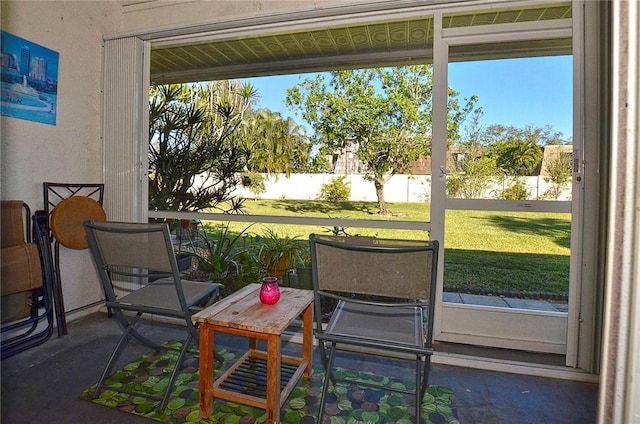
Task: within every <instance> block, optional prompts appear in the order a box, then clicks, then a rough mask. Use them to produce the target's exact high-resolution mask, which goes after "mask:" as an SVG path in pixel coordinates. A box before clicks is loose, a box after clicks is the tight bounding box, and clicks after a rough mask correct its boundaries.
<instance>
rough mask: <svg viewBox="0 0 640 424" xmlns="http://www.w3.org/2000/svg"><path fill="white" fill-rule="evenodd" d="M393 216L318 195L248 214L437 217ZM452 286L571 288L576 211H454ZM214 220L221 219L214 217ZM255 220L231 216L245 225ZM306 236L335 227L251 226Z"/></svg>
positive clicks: (405, 234)
mask: <svg viewBox="0 0 640 424" xmlns="http://www.w3.org/2000/svg"><path fill="white" fill-rule="evenodd" d="M389 206H390V209H391V211H392V212H393V213H394V215H393V216H387V217H382V216H379V215H377V214H376V213H375V212H376V210H377V204H376V203H375V202H341V203H329V202H323V201H317V200H278V199H275V200H248V201H247V202H246V203H245V208H244V212H245V213H246V214H247V215H278V216H304V217H320V218H345V219H362V220H366V219H375V220H380V219H387V220H402V221H429V212H430V205H429V204H428V203H391V204H390V205H389ZM445 219H446V221H445V222H446V229H445V268H444V276H445V290H455V291H462V292H471V293H491V294H496V293H498V294H499V293H504V292H507V293H512V292H513V293H521V294H523V295H524V296H529V297H536V296H539V295H540V294H554V295H555V294H560V295H566V293H567V292H568V285H569V255H570V248H569V247H570V246H569V244H570V235H571V232H570V231H571V215H570V214H565V213H532V212H496V211H461V210H449V211H447V212H446V217H445ZM207 224H209V225H210V226H211V225H214V226H215V225H217V223H213V222H208V223H207ZM247 225H249V223H231V225H230V228H231V229H232V230H233V231H241V230H242V229H244V228H245V227H246V226H247ZM267 228H271V229H272V230H273V231H275V232H276V233H277V234H280V235H283V236H284V235H287V236H290V237H297V238H299V239H300V240H306V239H308V237H309V234H311V233H323V234H329V233H332V232H333V231H335V230H336V229H335V228H330V227H314V226H308V225H291V224H287V225H277V224H254V225H253V226H252V227H251V228H250V229H249V231H248V233H249V234H252V235H263V234H264V233H265V231H266V229H267ZM344 231H346V233H347V234H349V235H369V236H377V237H386V238H406V239H427V238H428V234H426V233H425V232H420V231H408V230H386V229H365V228H344Z"/></svg>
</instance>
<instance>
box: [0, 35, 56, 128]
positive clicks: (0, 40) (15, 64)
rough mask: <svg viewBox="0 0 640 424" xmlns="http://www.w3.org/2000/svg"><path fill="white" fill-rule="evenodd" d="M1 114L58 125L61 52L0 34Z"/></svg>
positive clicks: (16, 37)
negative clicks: (59, 59)
mask: <svg viewBox="0 0 640 424" xmlns="http://www.w3.org/2000/svg"><path fill="white" fill-rule="evenodd" d="M0 53H1V55H2V56H1V58H0V59H1V60H0V65H1V67H0V77H1V80H2V81H1V84H2V85H1V87H0V89H1V98H0V115H2V116H10V117H12V118H18V119H25V120H28V121H36V122H41V123H44V124H48V125H55V124H56V112H57V107H56V105H57V98H58V57H59V54H58V52H55V51H53V50H51V49H48V48H46V47H43V46H41V45H39V44H36V43H32V42H31V41H28V40H25V39H24V38H20V37H18V36H15V35H13V34H10V33H8V32H5V31H0Z"/></svg>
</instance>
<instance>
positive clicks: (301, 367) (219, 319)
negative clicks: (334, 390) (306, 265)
mask: <svg viewBox="0 0 640 424" xmlns="http://www.w3.org/2000/svg"><path fill="white" fill-rule="evenodd" d="M259 291H260V284H250V285H248V286H246V287H244V288H243V289H241V290H239V291H237V292H236V293H234V294H232V295H231V296H228V297H225V298H224V299H222V300H221V301H219V302H217V303H215V304H213V305H211V306H209V307H208V308H206V309H204V310H202V311H200V312H198V313H197V314H195V315H194V316H193V321H194V322H197V323H199V324H200V415H201V416H202V417H209V416H210V415H211V413H212V412H213V401H214V399H215V398H219V399H225V400H228V401H232V402H238V403H242V404H245V405H250V406H254V407H258V408H263V409H265V410H266V411H267V423H268V424H271V423H274V424H276V423H279V422H280V408H281V406H282V404H283V403H284V401H285V400H286V399H287V397H288V396H289V394H290V393H291V391H292V390H293V388H294V387H295V385H296V383H297V382H298V380H299V379H300V377H301V376H302V375H303V374H304V375H306V376H307V377H308V376H310V375H311V344H312V340H311V338H312V334H313V332H312V317H313V292H312V291H310V290H300V289H293V288H288V287H281V288H280V291H281V296H280V301H279V302H278V303H276V304H275V305H263V304H262V303H261V302H260V299H259V297H258V293H259ZM300 315H302V316H303V336H302V357H301V358H299V357H291V356H282V355H281V351H280V347H281V336H282V333H283V332H284V330H285V329H286V328H287V327H288V326H289V325H291V323H292V322H293V321H294V320H295V319H296V318H297V317H299V316H300ZM216 332H222V333H229V334H236V335H240V336H244V337H248V338H249V351H248V352H247V353H245V354H244V355H243V356H242V358H240V359H239V360H238V361H237V362H236V363H235V364H233V365H232V366H231V368H229V369H228V370H227V371H226V372H225V373H224V374H222V375H221V376H220V377H218V378H217V379H216V380H215V381H214V379H213V365H214V354H213V348H214V336H215V333H216ZM257 339H263V340H266V342H267V351H266V352H264V351H260V350H258V348H257Z"/></svg>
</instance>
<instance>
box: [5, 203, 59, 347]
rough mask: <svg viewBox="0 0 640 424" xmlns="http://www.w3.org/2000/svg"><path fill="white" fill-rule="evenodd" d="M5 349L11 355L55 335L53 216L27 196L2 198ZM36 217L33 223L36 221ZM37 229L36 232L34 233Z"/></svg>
mask: <svg viewBox="0 0 640 424" xmlns="http://www.w3.org/2000/svg"><path fill="white" fill-rule="evenodd" d="M1 203H2V207H1V208H0V215H1V218H2V219H1V221H2V225H1V227H2V252H1V253H0V256H2V267H1V268H2V270H1V272H0V283H1V284H0V286H1V287H0V292H1V294H2V305H1V307H0V308H1V310H2V330H1V333H2V337H1V341H0V345H1V347H2V349H1V350H2V353H1V358H2V359H6V358H8V357H10V356H13V355H15V354H17V353H20V352H23V351H25V350H27V349H30V348H32V347H34V346H37V345H39V344H42V343H44V342H45V341H47V340H48V339H49V338H50V337H51V335H52V334H53V291H52V286H53V283H52V282H53V278H54V276H53V262H52V256H51V242H50V239H49V230H48V221H49V219H48V217H47V215H46V214H45V213H44V212H43V211H36V212H35V214H34V215H33V216H31V210H30V209H29V206H27V204H26V203H24V202H22V201H21V200H8V201H2V202H1ZM31 220H32V221H33V225H31ZM32 227H33V234H32Z"/></svg>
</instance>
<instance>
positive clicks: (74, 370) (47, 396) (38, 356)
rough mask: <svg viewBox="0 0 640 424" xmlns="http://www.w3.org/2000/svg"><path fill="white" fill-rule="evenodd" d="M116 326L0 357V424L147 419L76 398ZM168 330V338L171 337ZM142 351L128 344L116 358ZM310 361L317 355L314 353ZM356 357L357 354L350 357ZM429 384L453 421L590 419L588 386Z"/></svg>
mask: <svg viewBox="0 0 640 424" xmlns="http://www.w3.org/2000/svg"><path fill="white" fill-rule="evenodd" d="M144 332H145V333H146V334H148V335H149V336H150V337H152V338H154V339H156V340H167V339H176V338H179V336H178V335H179V334H180V332H179V329H177V328H176V327H174V326H168V325H166V324H159V323H145V324H144ZM119 334H120V330H119V328H118V326H117V323H116V322H115V321H114V320H112V319H109V318H107V317H106V315H105V314H102V313H96V314H93V315H91V316H89V317H87V318H84V319H82V320H79V321H76V322H72V323H70V324H69V334H68V335H66V336H64V337H57V336H55V335H54V336H53V337H52V338H51V339H50V340H49V341H48V342H46V343H45V344H44V345H41V346H38V347H36V348H33V349H31V350H29V351H26V352H23V353H21V354H18V355H16V356H13V357H11V358H8V359H5V360H3V361H2V363H1V369H2V375H1V378H2V382H1V388H2V392H1V414H0V421H1V422H2V423H3V424H21V423H30V424H31V423H53V424H57V423H60V424H62V423H65V424H67V423H92V424H102V423H114V424H116V423H117V424H127V423H149V422H151V421H149V420H148V419H146V418H141V417H137V416H135V415H132V414H127V413H124V412H121V411H117V410H113V409H110V408H106V407H103V406H99V405H95V404H92V403H90V402H87V401H84V400H80V399H79V395H80V393H81V392H82V391H83V390H84V389H86V388H87V387H89V386H91V385H92V384H94V383H96V381H97V380H98V377H99V374H100V372H101V371H102V367H103V365H104V363H105V362H106V360H107V357H108V355H109V354H110V352H111V349H112V347H113V346H114V344H115V342H116V340H117V338H118V335H119ZM172 336H173V337H172ZM216 343H218V344H228V345H229V346H230V347H242V341H238V339H237V338H236V339H224V338H223V337H222V335H221V336H220V337H216ZM147 351H148V349H147V348H145V347H142V346H140V345H138V344H137V343H132V344H131V345H130V347H129V349H128V350H127V351H126V353H125V354H126V357H125V358H123V360H122V361H121V362H122V363H123V365H124V363H126V362H129V361H130V360H132V359H134V358H136V357H138V356H140V355H141V354H143V353H146V352H147ZM316 359H318V358H316ZM351 359H354V360H356V361H358V362H362V361H361V360H362V358H360V357H355V356H354V357H353V358H351ZM431 369H432V371H431V376H430V382H431V383H432V384H437V385H441V386H446V387H449V388H451V389H452V390H453V391H454V393H455V406H456V407H457V411H458V417H459V419H460V422H461V423H467V424H468V423H487V424H492V423H496V424H497V423H509V424H513V423H516V424H520V423H521V424H526V423H545V424H561V423H562V424H564V423H581V424H588V423H595V422H596V411H597V391H598V386H597V385H596V384H589V383H578V382H572V381H565V380H555V379H549V378H540V377H531V376H523V375H515V374H505V373H498V372H492V371H483V370H477V369H471V368H461V367H452V366H446V365H437V364H436V365H433V366H432V368H431Z"/></svg>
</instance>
